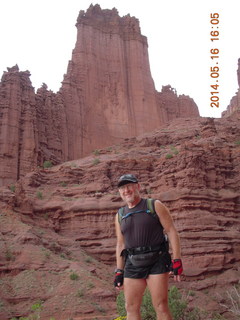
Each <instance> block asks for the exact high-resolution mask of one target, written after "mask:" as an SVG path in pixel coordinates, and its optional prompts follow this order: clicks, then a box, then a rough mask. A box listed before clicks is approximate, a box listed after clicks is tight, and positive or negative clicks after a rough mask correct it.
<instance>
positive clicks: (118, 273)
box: [114, 269, 124, 288]
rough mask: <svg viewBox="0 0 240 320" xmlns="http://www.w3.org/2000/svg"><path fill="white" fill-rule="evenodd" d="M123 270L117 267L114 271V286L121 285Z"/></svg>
mask: <svg viewBox="0 0 240 320" xmlns="http://www.w3.org/2000/svg"><path fill="white" fill-rule="evenodd" d="M123 275H124V273H123V270H120V269H118V270H117V271H116V272H115V278H114V287H118V288H119V287H121V286H122V285H123Z"/></svg>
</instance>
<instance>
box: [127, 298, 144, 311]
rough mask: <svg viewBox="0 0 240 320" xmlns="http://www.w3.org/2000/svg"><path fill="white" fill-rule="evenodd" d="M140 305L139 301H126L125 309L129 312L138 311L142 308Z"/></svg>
mask: <svg viewBox="0 0 240 320" xmlns="http://www.w3.org/2000/svg"><path fill="white" fill-rule="evenodd" d="M140 306H141V305H139V303H137V302H134V301H133V302H126V303H125V309H126V311H127V313H138V312H139V310H140Z"/></svg>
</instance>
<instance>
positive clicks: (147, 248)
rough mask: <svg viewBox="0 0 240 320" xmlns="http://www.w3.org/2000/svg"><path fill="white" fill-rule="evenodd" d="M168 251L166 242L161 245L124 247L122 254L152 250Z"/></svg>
mask: <svg viewBox="0 0 240 320" xmlns="http://www.w3.org/2000/svg"><path fill="white" fill-rule="evenodd" d="M160 250H162V251H166V248H165V243H162V244H161V245H155V246H146V247H137V248H129V249H124V250H123V251H122V252H121V256H126V255H128V254H131V255H132V254H133V255H134V254H139V253H146V252H152V251H160Z"/></svg>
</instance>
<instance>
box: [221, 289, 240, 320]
mask: <svg viewBox="0 0 240 320" xmlns="http://www.w3.org/2000/svg"><path fill="white" fill-rule="evenodd" d="M226 303H227V304H222V305H223V306H224V307H225V308H226V309H227V310H228V311H230V312H231V313H233V314H234V315H235V316H237V317H238V319H239V318H240V285H238V286H236V285H235V286H233V287H232V288H231V289H230V290H228V291H227V292H226Z"/></svg>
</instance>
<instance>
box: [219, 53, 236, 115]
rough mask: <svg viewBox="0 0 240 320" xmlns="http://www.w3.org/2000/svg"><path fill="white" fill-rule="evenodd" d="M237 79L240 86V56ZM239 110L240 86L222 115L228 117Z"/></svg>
mask: <svg viewBox="0 0 240 320" xmlns="http://www.w3.org/2000/svg"><path fill="white" fill-rule="evenodd" d="M237 80H238V87H240V58H239V59H238V69H237ZM237 110H240V88H238V91H237V92H236V94H235V96H233V97H232V99H231V101H230V104H229V105H228V107H227V110H226V111H224V112H222V117H228V116H230V115H231V114H233V113H234V112H236V111H237Z"/></svg>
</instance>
